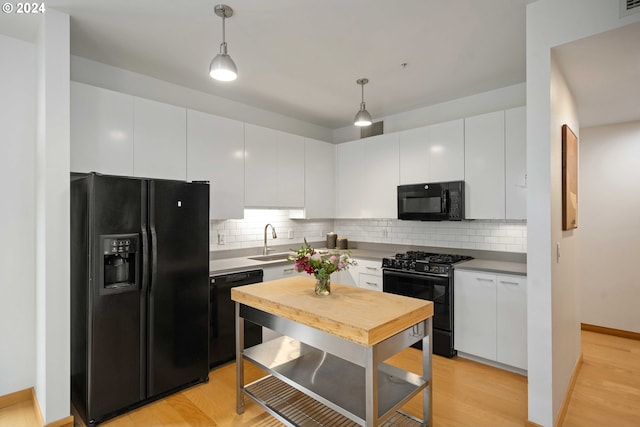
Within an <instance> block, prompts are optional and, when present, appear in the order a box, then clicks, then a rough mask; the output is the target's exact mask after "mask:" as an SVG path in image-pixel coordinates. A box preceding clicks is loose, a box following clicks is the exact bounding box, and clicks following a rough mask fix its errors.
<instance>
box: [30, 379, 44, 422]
mask: <svg viewBox="0 0 640 427" xmlns="http://www.w3.org/2000/svg"><path fill="white" fill-rule="evenodd" d="M31 402H32V404H33V411H34V412H35V413H36V419H37V420H38V425H39V426H43V425H44V419H43V418H42V411H41V410H40V404H39V403H38V395H37V394H36V389H34V388H33V387H31Z"/></svg>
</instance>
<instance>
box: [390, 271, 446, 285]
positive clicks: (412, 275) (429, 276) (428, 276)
mask: <svg viewBox="0 0 640 427" xmlns="http://www.w3.org/2000/svg"><path fill="white" fill-rule="evenodd" d="M383 274H384V275H388V276H396V277H406V278H407V279H415V278H416V277H424V278H425V279H428V280H437V281H441V282H444V283H445V284H448V283H449V276H440V275H435V274H423V273H401V272H399V271H389V270H383Z"/></svg>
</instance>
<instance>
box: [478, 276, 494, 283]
mask: <svg viewBox="0 0 640 427" xmlns="http://www.w3.org/2000/svg"><path fill="white" fill-rule="evenodd" d="M476 280H479V281H481V282H493V279H487V278H484V277H476Z"/></svg>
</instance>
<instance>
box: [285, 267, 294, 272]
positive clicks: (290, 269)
mask: <svg viewBox="0 0 640 427" xmlns="http://www.w3.org/2000/svg"><path fill="white" fill-rule="evenodd" d="M282 271H293V267H292V268H285V269H283V270H282Z"/></svg>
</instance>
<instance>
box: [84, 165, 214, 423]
mask: <svg viewBox="0 0 640 427" xmlns="http://www.w3.org/2000/svg"><path fill="white" fill-rule="evenodd" d="M208 317H209V185H208V184H207V183H196V182H192V183H188V182H184V181H170V180H152V179H141V178H132V177H120V176H108V175H100V174H97V173H90V174H72V176H71V399H72V403H73V405H74V407H75V409H76V411H77V413H78V415H80V416H81V418H82V419H83V420H84V422H85V423H86V424H87V425H91V424H95V423H99V422H101V421H104V420H106V419H108V418H111V417H113V416H116V415H119V414H121V413H123V412H126V411H127V410H130V409H132V408H134V407H137V406H140V405H142V404H144V403H146V402H149V401H152V400H155V399H157V398H160V397H163V396H166V395H167V394H170V393H172V392H175V391H177V390H180V389H182V388H185V387H187V386H190V385H192V384H195V383H198V382H203V381H207V380H208V373H209V370H208V367H209V350H208V346H209V337H208V335H209V329H208V323H209V322H208Z"/></svg>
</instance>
